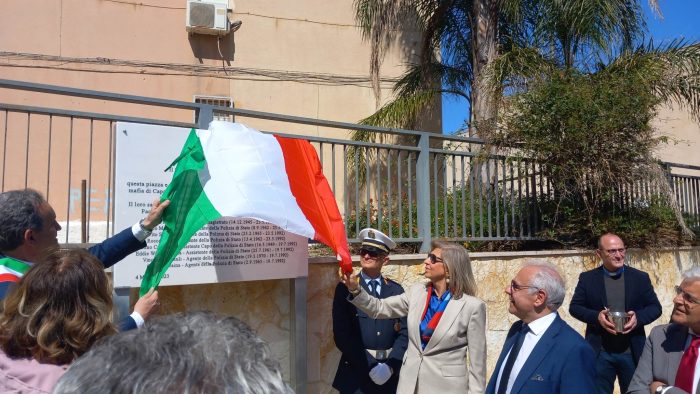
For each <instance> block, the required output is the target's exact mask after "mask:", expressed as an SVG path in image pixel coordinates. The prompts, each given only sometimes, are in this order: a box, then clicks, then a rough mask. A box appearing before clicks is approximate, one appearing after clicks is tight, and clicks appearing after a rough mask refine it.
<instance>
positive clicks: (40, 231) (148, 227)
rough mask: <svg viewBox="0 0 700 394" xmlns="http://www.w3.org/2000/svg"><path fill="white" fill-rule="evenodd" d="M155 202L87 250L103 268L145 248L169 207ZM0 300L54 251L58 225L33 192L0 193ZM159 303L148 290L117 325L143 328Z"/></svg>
mask: <svg viewBox="0 0 700 394" xmlns="http://www.w3.org/2000/svg"><path fill="white" fill-rule="evenodd" d="M169 203H170V202H169V201H165V202H163V203H159V202H154V203H153V206H152V208H151V210H150V212H149V213H148V216H146V217H145V218H144V219H143V220H141V221H140V222H139V223H136V224H134V225H133V226H132V227H130V228H127V229H124V230H123V231H121V232H120V233H118V234H116V235H114V236H113V237H111V238H108V239H106V240H105V241H104V242H102V243H99V244H97V245H95V246H93V247H91V248H89V249H88V252H90V253H91V254H93V255H94V256H95V257H97V258H98V259H99V260H100V261H101V262H102V264H104V266H105V268H108V267H111V266H112V265H114V264H115V263H117V262H119V261H120V260H122V259H123V258H124V257H126V256H128V255H129V254H131V253H133V252H135V251H137V250H139V249H142V248H144V247H146V242H145V239H146V238H147V237H148V236H149V235H150V234H151V231H152V230H153V229H154V228H155V227H156V226H157V225H158V224H159V223H160V222H161V220H162V218H161V217H162V214H163V211H164V210H165V208H167V206H168V205H169ZM0 218H2V220H0V300H2V299H4V298H5V295H6V294H7V291H8V290H9V289H10V288H11V287H12V286H13V285H14V284H15V282H17V281H19V279H20V278H21V277H22V275H23V274H24V272H25V271H26V269H28V267H29V266H30V265H31V264H34V263H38V262H41V260H42V259H43V258H44V256H46V254H47V253H48V252H50V251H51V250H52V249H53V248H57V247H58V239H57V238H56V236H57V234H58V231H59V230H60V229H61V225H59V224H58V222H57V221H56V213H55V212H54V210H53V208H52V207H51V205H50V204H49V203H48V201H46V199H44V197H43V196H42V195H41V193H39V192H37V191H36V190H32V189H24V190H11V191H7V192H4V193H0ZM157 304H158V293H157V292H154V291H151V292H149V293H148V294H147V295H145V296H143V297H142V298H141V299H140V300H139V301H138V302H137V303H136V305H135V306H134V313H132V314H131V316H130V317H128V318H127V319H125V320H124V321H122V322H120V327H121V328H122V329H132V328H136V327H140V326H141V325H143V322H144V320H145V319H146V318H147V317H148V315H149V314H150V313H151V311H152V309H153V308H154V307H155V306H157Z"/></svg>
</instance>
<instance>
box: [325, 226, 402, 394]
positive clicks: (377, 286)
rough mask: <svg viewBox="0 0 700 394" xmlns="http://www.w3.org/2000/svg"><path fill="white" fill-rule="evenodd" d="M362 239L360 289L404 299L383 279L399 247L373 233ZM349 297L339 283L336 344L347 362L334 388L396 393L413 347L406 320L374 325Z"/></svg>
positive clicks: (378, 321) (343, 362)
mask: <svg viewBox="0 0 700 394" xmlns="http://www.w3.org/2000/svg"><path fill="white" fill-rule="evenodd" d="M359 238H361V239H362V248H361V249H360V265H361V266H362V271H361V272H360V275H359V276H358V280H359V282H360V285H361V286H362V287H364V289H365V291H367V293H368V294H370V295H372V296H374V297H377V298H387V297H390V296H393V295H398V294H402V293H403V292H404V291H403V287H401V285H400V284H398V283H396V282H394V281H392V280H390V279H388V278H385V277H383V276H382V275H381V271H382V267H383V266H384V265H385V264H386V263H387V262H388V261H389V251H390V250H391V249H393V248H395V247H396V243H395V242H394V241H393V240H392V239H391V238H389V237H388V236H386V235H385V234H384V233H382V232H380V231H379V230H375V229H372V228H366V229H363V230H362V231H360V234H359ZM349 294H350V293H349V292H348V289H347V287H346V286H345V285H343V284H342V283H338V286H336V288H335V296H334V298H333V338H334V340H335V345H336V346H337V347H338V349H339V350H340V351H341V353H342V356H341V358H340V363H339V364H338V371H337V372H336V374H335V379H334V380H333V387H334V388H336V389H337V390H338V391H340V392H341V393H395V392H396V385H397V384H398V380H399V369H400V368H401V363H402V360H403V355H404V352H405V351H406V346H407V345H408V335H407V330H406V318H405V317H403V318H401V319H372V318H370V317H369V316H368V315H367V314H366V313H364V312H362V311H361V310H359V309H357V308H356V307H355V306H354V305H352V304H351V303H350V302H348V301H347V298H348V296H349Z"/></svg>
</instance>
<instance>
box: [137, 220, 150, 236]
mask: <svg viewBox="0 0 700 394" xmlns="http://www.w3.org/2000/svg"><path fill="white" fill-rule="evenodd" d="M139 227H141V231H143V232H144V233H146V235H147V236H148V235H151V233H152V232H153V230H149V229H147V228H146V226H144V225H143V219H141V220H139Z"/></svg>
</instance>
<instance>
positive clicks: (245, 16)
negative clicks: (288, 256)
mask: <svg viewBox="0 0 700 394" xmlns="http://www.w3.org/2000/svg"><path fill="white" fill-rule="evenodd" d="M185 5H186V0H145V1H142V0H44V1H42V2H41V6H29V5H28V3H27V2H26V1H22V0H3V2H2V13H0V78H4V79H12V80H21V81H28V82H40V83H48V84H56V85H62V86H68V87H75V88H85V89H93V90H100V91H107V92H114V93H123V94H132V95H142V96H149V97H154V98H162V99H174V100H181V101H189V102H191V101H193V98H194V96H195V95H210V96H227V97H231V98H232V99H233V102H234V106H235V107H237V108H242V109H248V110H256V111H265V112H274V113H280V114H286V115H295V116H305V117H310V118H318V119H328V120H334V121H346V122H356V121H358V120H360V119H362V118H364V117H366V116H368V115H370V114H372V113H373V112H374V111H375V110H376V109H377V107H376V103H375V98H374V95H373V92H372V89H371V86H370V82H369V75H368V74H369V53H370V48H369V44H368V43H367V42H365V41H363V40H362V35H361V32H360V30H359V29H358V27H357V26H356V25H355V22H354V12H353V8H352V5H353V1H351V0H345V1H323V0H303V1H294V2H289V1H273V0H256V1H244V0H238V1H236V4H235V10H234V12H233V13H232V14H230V15H229V19H230V20H241V21H242V22H243V24H242V26H241V28H240V29H239V30H238V31H236V32H235V33H231V34H229V35H228V36H225V37H222V38H221V40H220V41H219V40H217V37H216V36H209V35H188V32H187V31H186V30H185ZM417 37H418V36H417V33H416V32H414V31H411V30H407V31H405V32H403V33H402V34H400V36H399V38H398V39H397V40H398V41H397V42H399V43H401V45H400V46H399V45H397V46H395V47H394V49H391V50H390V51H389V52H388V54H387V56H386V58H385V60H384V63H383V66H382V84H381V86H382V92H381V98H382V103H384V102H386V101H387V100H388V99H390V96H391V87H392V85H393V81H394V80H395V78H397V77H398V76H400V75H401V74H402V72H403V71H404V69H405V64H406V62H407V61H408V60H409V59H410V57H411V56H414V53H415V52H416V50H417V47H418V46H417V45H418V39H417ZM0 102H2V103H10V104H24V105H34V106H43V107H56V108H69V109H74V110H79V111H94V112H101V113H111V114H119V115H129V116H139V117H147V118H160V119H169V120H173V121H180V122H192V121H193V113H192V112H191V111H186V110H176V109H167V108H159V107H154V106H145V105H131V104H124V103H114V102H104V101H102V100H86V99H80V98H67V97H62V96H58V95H46V94H38V93H31V92H24V91H13V90H8V89H0ZM440 113H441V112H440V105H439V103H436V106H435V108H434V109H432V112H431V114H432V116H427V119H429V121H428V122H425V124H424V127H426V128H428V129H429V130H435V131H439V130H441V121H440ZM6 120H7V127H5V122H6ZM237 120H238V121H241V122H244V123H247V124H249V125H251V126H253V127H256V128H260V129H265V130H275V131H280V132H286V133H301V134H305V135H323V136H325V137H344V136H346V135H347V132H346V131H344V130H337V129H335V130H329V129H322V128H319V127H316V126H305V125H297V124H284V123H279V122H270V121H262V120H256V119H251V118H238V119H237ZM50 121H52V122H53V126H54V127H53V129H54V130H55V132H54V133H52V135H51V141H50V145H49V140H48V131H47V130H48V126H47V125H48V123H49V122H50ZM75 123H76V124H75V125H74V126H73V127H74V132H73V133H72V134H73V135H72V136H71V133H70V125H69V121H68V120H66V119H59V118H58V117H54V118H53V119H52V120H50V119H49V117H47V116H36V115H33V116H32V117H31V119H27V116H26V114H20V113H12V112H11V113H9V115H7V114H6V113H4V112H0V141H4V140H5V138H6V139H7V149H0V163H6V164H5V166H4V167H3V168H2V171H0V172H1V173H2V174H3V177H2V180H1V182H0V183H1V185H0V186H1V187H2V189H3V190H8V189H13V188H18V187H24V186H25V178H26V179H27V182H26V183H27V184H28V186H30V187H35V188H37V189H39V190H40V191H43V192H45V193H46V192H48V193H49V194H50V200H51V201H50V202H51V203H52V205H54V206H55V207H56V208H57V213H58V216H59V220H65V219H66V218H67V216H68V215H70V219H74V218H75V215H76V211H75V209H76V207H79V204H80V201H79V185H80V180H82V179H89V180H90V189H93V190H92V193H91V197H92V199H91V201H90V204H89V205H90V207H91V213H92V215H93V219H95V220H100V219H102V220H103V219H104V212H105V210H106V197H107V195H106V194H107V188H108V182H109V173H110V164H109V163H110V162H109V160H108V158H109V130H110V125H109V123H108V122H103V124H99V125H95V126H94V127H93V131H92V132H91V131H90V125H89V122H88V123H85V122H78V121H76V122H75ZM28 131H29V132H28ZM90 134H92V135H93V136H94V137H93V138H94V140H93V143H92V144H90V142H89V138H90V137H89V135H90ZM28 145H29V146H30V149H29V152H28V153H27V151H26V149H25V148H26V147H27V146H28ZM156 148H157V147H156ZM154 150H155V151H156V152H155V153H156V154H157V149H154ZM71 153H72V157H73V159H72V161H70V162H69V154H71ZM91 153H92V160H91V161H90V164H91V165H88V158H89V157H90V154H91ZM337 159H338V160H341V155H340V153H338V154H337ZM49 161H50V164H51V170H50V171H49V170H48V168H49ZM0 165H2V164H0ZM69 165H72V169H71V171H70V172H69V171H68V167H69ZM90 169H92V171H90ZM327 175H329V174H327ZM47 177H48V179H47ZM69 177H70V182H69ZM69 190H70V193H69ZM76 199H77V200H76ZM339 202H340V201H339ZM67 209H72V213H70V214H66V213H65V212H66V210H67ZM93 240H94V239H93Z"/></svg>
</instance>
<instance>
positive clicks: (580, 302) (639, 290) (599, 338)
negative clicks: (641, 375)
mask: <svg viewBox="0 0 700 394" xmlns="http://www.w3.org/2000/svg"><path fill="white" fill-rule="evenodd" d="M604 275H605V273H604V272H603V267H602V266H600V267H598V268H596V269H593V270H590V271H586V272H582V273H581V275H579V278H578V284H577V285H576V290H574V296H573V297H572V298H571V304H570V305H569V313H571V316H573V317H575V318H577V319H578V320H581V321H582V322H584V323H586V340H587V341H588V343H590V344H591V346H592V347H593V350H594V351H595V352H596V354H598V353H599V352H600V349H601V347H602V344H603V337H604V336H612V334H610V333H608V332H607V331H605V330H604V329H603V327H601V325H600V323H599V322H598V314H599V313H600V311H602V310H603V308H604V307H605V306H606V305H607V303H608V301H607V300H608V299H607V295H606V294H605V282H604V280H605V276H604ZM623 275H625V311H634V312H635V313H636V315H637V327H635V329H634V330H632V332H630V333H629V334H627V336H628V337H629V340H630V348H631V350H632V357H633V358H634V362H635V364H637V363H638V362H639V358H640V357H641V356H642V351H643V350H644V341H645V339H646V335H645V333H644V326H645V325H647V324H649V323H651V322H653V321H654V320H656V319H658V318H659V316H661V304H660V303H659V299H658V298H657V297H656V293H655V292H654V288H653V287H652V285H651V281H650V280H649V275H648V274H647V273H646V272H644V271H640V270H638V269H635V268H632V267H630V266H626V267H625V273H624V274H623Z"/></svg>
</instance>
